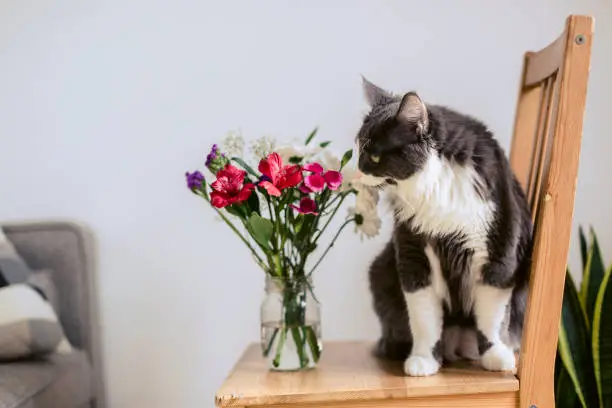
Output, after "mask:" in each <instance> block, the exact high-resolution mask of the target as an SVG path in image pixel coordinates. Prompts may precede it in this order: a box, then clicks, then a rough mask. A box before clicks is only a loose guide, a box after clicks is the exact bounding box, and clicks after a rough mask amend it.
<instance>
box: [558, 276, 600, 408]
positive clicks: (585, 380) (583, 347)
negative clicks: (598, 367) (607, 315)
mask: <svg viewBox="0 0 612 408" xmlns="http://www.w3.org/2000/svg"><path fill="white" fill-rule="evenodd" d="M558 350H559V354H560V355H561V360H562V361H563V365H564V366H565V368H566V370H567V374H568V375H569V377H570V378H571V380H572V383H573V384H574V387H575V388H576V394H577V396H578V399H579V400H580V402H581V403H582V405H583V406H584V407H599V396H598V394H597V386H596V385H595V375H594V372H593V359H592V351H591V334H590V332H589V327H588V325H587V320H586V313H585V312H584V309H583V308H582V303H581V302H580V298H579V296H578V291H577V290H576V285H575V284H574V281H573V279H572V276H571V275H570V273H569V271H566V273H565V287H564V289H563V307H562V309H561V325H560V330H559V346H558Z"/></svg>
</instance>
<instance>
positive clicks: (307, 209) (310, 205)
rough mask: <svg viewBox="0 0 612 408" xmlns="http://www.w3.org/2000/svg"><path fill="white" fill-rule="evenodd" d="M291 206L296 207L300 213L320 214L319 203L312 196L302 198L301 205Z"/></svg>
mask: <svg viewBox="0 0 612 408" xmlns="http://www.w3.org/2000/svg"><path fill="white" fill-rule="evenodd" d="M291 208H293V209H295V210H296V211H297V212H299V213H300V214H314V215H319V213H318V212H317V203H315V200H313V199H312V198H310V197H302V199H301V200H300V206H299V207H298V206H296V205H293V204H291Z"/></svg>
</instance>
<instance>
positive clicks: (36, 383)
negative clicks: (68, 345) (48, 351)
mask: <svg viewBox="0 0 612 408" xmlns="http://www.w3.org/2000/svg"><path fill="white" fill-rule="evenodd" d="M91 381H92V374H91V367H90V364H89V361H88V359H87V356H86V354H85V353H83V352H80V351H73V352H71V353H69V354H55V355H52V356H47V357H44V358H39V359H32V360H22V361H15V362H10V363H0V407H10V408H13V407H28V408H29V407H41V408H44V407H58V408H59V407H79V406H83V405H84V404H86V403H87V402H88V401H90V399H91V397H92V395H91V393H92V386H91Z"/></svg>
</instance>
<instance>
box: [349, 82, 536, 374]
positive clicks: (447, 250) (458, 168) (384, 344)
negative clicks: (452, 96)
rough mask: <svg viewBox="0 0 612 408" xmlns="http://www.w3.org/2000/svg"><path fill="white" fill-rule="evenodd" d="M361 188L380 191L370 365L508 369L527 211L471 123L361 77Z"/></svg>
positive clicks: (514, 345)
mask: <svg viewBox="0 0 612 408" xmlns="http://www.w3.org/2000/svg"><path fill="white" fill-rule="evenodd" d="M364 90H365V95H366V98H367V100H368V102H369V104H370V106H371V110H370V112H369V113H368V114H367V115H366V117H365V119H364V121H363V124H362V126H361V129H360V130H359V133H358V135H357V143H358V146H359V159H358V166H359V169H360V170H361V172H362V173H364V174H365V176H363V177H362V178H361V182H363V183H364V184H367V185H370V186H372V187H375V188H378V189H381V190H384V191H385V192H387V193H388V194H387V195H388V197H389V199H390V204H391V207H392V209H393V211H394V216H395V217H394V218H395V226H394V231H393V236H392V239H391V241H390V242H389V243H388V244H387V246H386V247H385V249H384V250H383V251H382V253H380V254H379V255H378V256H377V258H376V259H375V260H374V262H373V263H372V265H371V267H370V272H369V278H370V288H371V291H372V295H373V300H374V309H375V311H376V313H377V315H378V317H379V319H380V322H381V326H382V335H381V338H380V340H379V342H378V345H377V353H378V355H379V356H380V357H384V358H390V359H402V360H404V359H405V363H404V370H405V372H406V374H408V375H411V376H426V375H431V374H435V373H436V372H438V370H439V368H440V365H441V363H442V361H443V360H456V359H458V358H468V359H478V360H480V362H481V365H482V366H483V367H484V368H485V369H487V370H492V371H505V370H515V356H514V351H517V350H518V349H519V347H520V341H521V335H522V327H523V317H524V311H525V303H526V297H527V286H528V280H529V269H530V263H531V245H532V244H531V234H532V223H531V217H530V212H529V208H528V205H527V201H526V198H525V194H524V193H523V191H522V189H521V187H520V185H519V183H518V181H517V180H516V178H515V176H514V174H513V172H512V170H511V168H510V164H509V161H508V160H507V158H506V156H505V154H504V152H503V150H502V149H501V147H500V146H499V144H498V142H497V141H496V140H495V139H494V137H493V135H492V134H491V132H490V131H489V130H488V129H487V128H486V126H485V125H484V124H482V123H481V122H480V121H478V120H476V119H473V118H471V117H468V116H466V115H463V114H460V113H457V112H455V111H453V110H451V109H448V108H446V107H442V106H434V105H425V104H424V103H423V101H422V100H421V98H420V97H419V96H418V95H417V94H416V93H414V92H409V93H407V94H405V95H403V96H396V95H393V94H391V93H389V92H387V91H385V90H383V89H381V88H379V87H377V86H375V85H374V84H372V83H370V82H368V81H367V80H365V79H364Z"/></svg>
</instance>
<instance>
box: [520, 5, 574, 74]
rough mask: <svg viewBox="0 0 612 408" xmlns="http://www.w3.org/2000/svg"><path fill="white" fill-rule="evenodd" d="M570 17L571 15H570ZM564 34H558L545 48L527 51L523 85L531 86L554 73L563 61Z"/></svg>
mask: <svg viewBox="0 0 612 408" xmlns="http://www.w3.org/2000/svg"><path fill="white" fill-rule="evenodd" d="M570 18H571V17H570ZM565 40H566V36H565V35H562V36H559V37H558V38H557V39H556V40H555V41H553V42H552V43H551V44H549V45H548V46H547V47H546V48H543V49H542V50H540V51H538V52H532V53H529V56H528V58H527V61H526V63H527V64H526V67H527V71H526V73H525V82H524V84H523V85H524V86H532V85H535V84H537V83H538V82H541V81H543V80H545V79H546V78H548V77H550V76H551V75H552V74H554V73H555V72H556V71H557V70H558V69H559V68H560V67H561V63H562V62H563V56H564V52H565Z"/></svg>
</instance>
